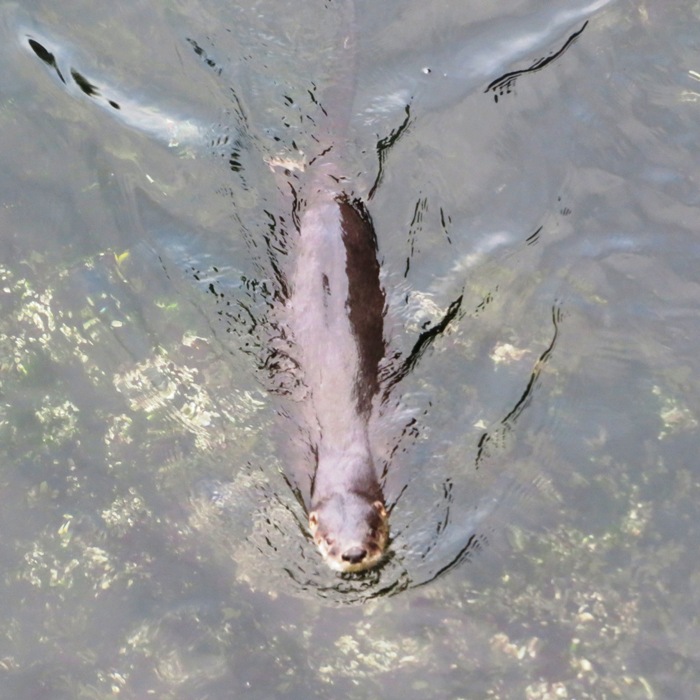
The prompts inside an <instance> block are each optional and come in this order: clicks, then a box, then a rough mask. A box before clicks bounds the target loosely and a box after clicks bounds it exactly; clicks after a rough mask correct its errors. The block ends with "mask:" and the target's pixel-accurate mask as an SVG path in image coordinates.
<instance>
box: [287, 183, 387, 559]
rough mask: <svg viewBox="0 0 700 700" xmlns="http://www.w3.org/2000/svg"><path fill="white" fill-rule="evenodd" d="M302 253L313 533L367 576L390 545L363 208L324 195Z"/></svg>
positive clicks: (298, 308)
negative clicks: (377, 455)
mask: <svg viewBox="0 0 700 700" xmlns="http://www.w3.org/2000/svg"><path fill="white" fill-rule="evenodd" d="M296 253H297V254H296V256H295V257H296V261H295V269H294V272H293V275H292V280H291V281H292V285H291V297H290V301H289V310H290V322H291V326H292V331H293V334H294V339H295V343H296V346H297V352H298V356H299V363H300V365H301V367H302V370H303V373H304V380H305V383H306V385H307V387H308V389H309V401H308V405H307V406H306V407H305V410H304V414H305V419H306V422H307V423H308V425H309V428H310V432H311V435H312V436H313V438H312V440H313V442H314V444H313V445H312V448H313V452H314V453H315V454H316V455H317V463H316V468H315V474H314V478H313V483H312V489H311V508H310V510H311V512H310V516H309V521H310V525H311V530H312V533H313V534H314V539H315V540H316V542H317V544H319V547H320V548H321V551H322V553H323V554H324V556H325V558H326V560H327V561H328V563H329V564H331V566H333V567H334V568H337V569H340V570H357V569H362V568H367V567H368V566H371V565H373V564H374V563H376V561H377V560H378V559H379V558H380V557H381V555H382V553H383V550H384V546H385V544H386V512H385V509H384V505H383V496H382V491H381V487H380V484H379V480H378V478H377V475H376V471H375V467H374V461H373V459H372V454H371V449H370V443H369V436H368V421H369V419H370V416H371V411H372V399H373V397H374V396H375V394H376V393H377V390H378V376H377V375H378V366H379V362H380V360H381V359H382V357H383V356H384V352H385V343H384V337H383V317H384V303H385V296H384V292H383V290H382V288H381V285H380V281H379V264H378V262H377V241H376V236H375V233H374V228H373V226H372V221H371V218H370V216H369V214H368V213H367V211H366V209H365V208H364V206H363V205H362V204H361V203H360V202H359V201H353V202H351V201H350V200H349V199H348V198H347V197H346V196H345V195H343V194H340V195H338V194H337V193H332V192H325V191H321V192H317V193H315V195H314V198H313V199H311V200H310V201H309V202H308V203H307V205H306V209H305V211H304V213H303V215H302V218H301V221H300V226H299V239H298V245H297V250H296Z"/></svg>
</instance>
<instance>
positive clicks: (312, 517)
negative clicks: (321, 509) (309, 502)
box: [309, 510, 318, 528]
mask: <svg viewBox="0 0 700 700" xmlns="http://www.w3.org/2000/svg"><path fill="white" fill-rule="evenodd" d="M309 525H310V526H311V527H312V528H317V527H318V513H317V512H316V511H315V510H312V511H311V512H310V513H309Z"/></svg>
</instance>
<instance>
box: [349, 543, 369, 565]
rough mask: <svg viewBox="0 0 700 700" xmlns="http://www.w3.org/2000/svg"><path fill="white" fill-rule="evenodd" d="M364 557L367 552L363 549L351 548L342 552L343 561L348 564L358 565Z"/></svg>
mask: <svg viewBox="0 0 700 700" xmlns="http://www.w3.org/2000/svg"><path fill="white" fill-rule="evenodd" d="M366 556H367V550H366V549H365V548H364V547H351V548H350V549H348V550H347V551H346V552H343V561H346V562H348V563H349V564H360V563H361V562H362V560H363V559H364V558H365V557H366Z"/></svg>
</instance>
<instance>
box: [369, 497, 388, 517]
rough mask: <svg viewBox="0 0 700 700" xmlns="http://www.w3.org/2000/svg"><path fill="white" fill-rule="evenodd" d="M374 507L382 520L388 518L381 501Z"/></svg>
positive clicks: (374, 504)
mask: <svg viewBox="0 0 700 700" xmlns="http://www.w3.org/2000/svg"><path fill="white" fill-rule="evenodd" d="M372 506H373V507H374V509H375V510H376V511H377V513H379V515H380V516H381V517H382V518H386V508H385V507H384V504H383V503H382V502H381V501H375V502H374V503H373V504H372Z"/></svg>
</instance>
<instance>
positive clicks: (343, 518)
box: [309, 492, 389, 571]
mask: <svg viewBox="0 0 700 700" xmlns="http://www.w3.org/2000/svg"><path fill="white" fill-rule="evenodd" d="M309 528H310V530H311V534H312V536H313V538H314V542H315V543H316V545H317V547H318V548H319V550H320V552H321V554H322V556H323V558H324V560H325V561H326V563H327V564H328V565H329V566H330V567H331V569H334V570H335V571H363V570H364V569H369V568H371V567H373V566H375V565H376V564H377V563H378V562H379V561H380V560H381V558H382V556H383V555H384V551H385V549H386V544H387V540H388V538H389V523H388V518H387V512H386V509H385V508H384V504H383V503H382V502H381V501H378V500H372V499H369V498H366V497H365V496H363V495H361V494H358V493H353V492H349V493H342V494H341V493H334V494H332V495H331V496H329V497H328V498H325V499H323V500H322V501H320V502H319V503H317V504H315V508H314V509H313V510H312V511H311V512H310V513H309Z"/></svg>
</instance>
